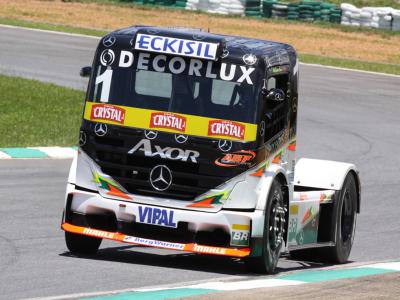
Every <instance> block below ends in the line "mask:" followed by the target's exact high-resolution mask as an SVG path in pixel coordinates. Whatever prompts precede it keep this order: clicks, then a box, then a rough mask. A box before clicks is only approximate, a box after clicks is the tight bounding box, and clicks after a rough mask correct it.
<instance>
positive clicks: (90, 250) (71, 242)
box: [65, 231, 102, 255]
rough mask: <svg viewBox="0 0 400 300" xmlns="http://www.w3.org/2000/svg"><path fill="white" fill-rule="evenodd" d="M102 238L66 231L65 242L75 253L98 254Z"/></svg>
mask: <svg viewBox="0 0 400 300" xmlns="http://www.w3.org/2000/svg"><path fill="white" fill-rule="evenodd" d="M101 241H102V239H99V238H95V237H91V236H85V235H80V234H76V233H72V232H68V231H65V243H66V244H67V247H68V249H69V251H71V252H72V253H74V254H86V255H90V254H96V253H97V251H98V250H99V247H100V244H101Z"/></svg>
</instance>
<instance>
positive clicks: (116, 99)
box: [88, 65, 258, 123]
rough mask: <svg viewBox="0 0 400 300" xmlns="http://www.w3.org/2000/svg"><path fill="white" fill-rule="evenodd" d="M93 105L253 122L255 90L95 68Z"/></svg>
mask: <svg viewBox="0 0 400 300" xmlns="http://www.w3.org/2000/svg"><path fill="white" fill-rule="evenodd" d="M94 76H95V78H93V79H92V84H91V87H90V90H89V94H88V100H89V101H92V102H102V103H110V104H114V105H123V106H130V107H137V108H144V109H150V110H158V111H166V112H174V113H182V114H189V115H196V116H204V117H209V118H218V119H224V120H232V121H239V122H245V123H256V115H257V112H256V110H257V99H258V88H257V84H256V82H254V84H252V85H250V84H247V83H246V82H242V83H238V82H234V81H225V80H219V79H213V78H206V77H197V76H189V75H185V74H172V73H167V72H155V71H151V70H139V69H135V68H114V69H111V68H110V67H108V68H107V67H104V66H102V65H98V66H97V67H96V68H95V70H94Z"/></svg>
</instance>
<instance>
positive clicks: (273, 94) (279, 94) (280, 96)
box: [265, 89, 285, 102]
mask: <svg viewBox="0 0 400 300" xmlns="http://www.w3.org/2000/svg"><path fill="white" fill-rule="evenodd" d="M265 99H266V100H267V101H272V102H282V101H284V100H285V92H284V91H282V90H281V89H270V90H269V91H268V92H266V95H265Z"/></svg>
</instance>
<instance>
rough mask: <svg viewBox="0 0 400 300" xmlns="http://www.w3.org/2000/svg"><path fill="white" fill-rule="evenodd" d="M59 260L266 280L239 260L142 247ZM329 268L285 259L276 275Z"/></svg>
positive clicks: (132, 246) (118, 248)
mask: <svg viewBox="0 0 400 300" xmlns="http://www.w3.org/2000/svg"><path fill="white" fill-rule="evenodd" d="M59 255H60V256H65V257H70V258H75V259H85V260H98V261H113V262H118V263H126V264H135V265H145V266H154V267H160V268H169V269H182V270H190V271H202V272H208V273H216V274H225V275H239V276H254V277H258V276H265V275H263V274H256V273H251V272H250V271H249V270H248V269H247V268H246V265H245V263H244V262H243V260H241V259H238V258H230V257H222V256H213V255H205V254H195V253H181V252H179V253H177V254H175V253H174V254H170V251H167V250H159V249H152V248H147V247H142V246H134V245H129V246H120V247H107V248H101V249H100V250H99V252H98V253H97V254H96V255H91V256H88V255H79V256H77V255H75V254H72V253H70V252H64V253H61V254H59ZM329 266H331V264H327V263H323V262H318V261H300V260H295V259H293V258H291V257H290V255H284V256H282V257H281V259H280V261H279V263H278V267H277V269H276V274H274V276H276V275H284V274H286V273H289V272H293V271H296V270H307V269H311V270H312V269H318V268H322V267H329Z"/></svg>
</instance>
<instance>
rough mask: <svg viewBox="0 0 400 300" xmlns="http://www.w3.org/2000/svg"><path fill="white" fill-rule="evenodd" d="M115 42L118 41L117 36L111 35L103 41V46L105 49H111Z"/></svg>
mask: <svg viewBox="0 0 400 300" xmlns="http://www.w3.org/2000/svg"><path fill="white" fill-rule="evenodd" d="M115 41H116V38H115V36H111V35H109V36H106V37H105V38H104V39H103V45H104V46H105V47H111V46H112V45H114V43H115Z"/></svg>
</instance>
